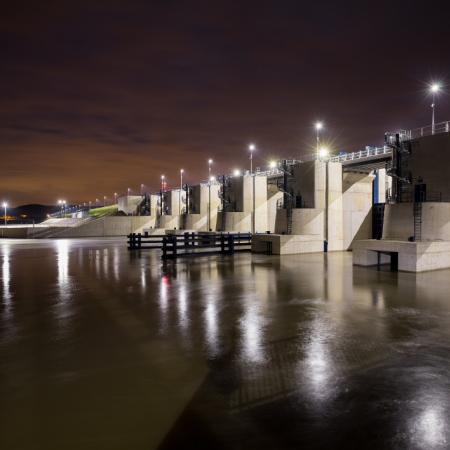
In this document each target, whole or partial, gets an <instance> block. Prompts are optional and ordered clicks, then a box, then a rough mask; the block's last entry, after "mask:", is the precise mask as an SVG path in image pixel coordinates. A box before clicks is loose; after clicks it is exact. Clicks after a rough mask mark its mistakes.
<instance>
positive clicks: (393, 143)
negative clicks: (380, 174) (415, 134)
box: [385, 133, 413, 203]
mask: <svg viewBox="0 0 450 450" xmlns="http://www.w3.org/2000/svg"><path fill="white" fill-rule="evenodd" d="M400 137H402V139H401V138H400ZM385 141H386V145H387V146H388V147H390V148H392V160H391V161H389V162H387V163H386V174H387V175H389V176H390V177H392V178H394V179H395V181H396V184H395V186H394V189H390V190H388V191H386V202H387V203H394V202H396V203H402V198H403V197H404V196H405V194H406V196H407V197H410V196H411V195H412V185H413V184H412V174H411V172H410V171H409V170H408V168H407V167H408V163H409V160H410V158H411V142H410V141H409V140H404V135H401V136H400V134H395V135H394V134H392V133H386V136H385Z"/></svg>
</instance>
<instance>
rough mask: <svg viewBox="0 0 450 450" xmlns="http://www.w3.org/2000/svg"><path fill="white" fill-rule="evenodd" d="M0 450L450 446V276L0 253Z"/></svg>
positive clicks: (118, 255)
mask: <svg viewBox="0 0 450 450" xmlns="http://www.w3.org/2000/svg"><path fill="white" fill-rule="evenodd" d="M0 258H1V260H0V265H1V266H0V270H1V272H0V276H1V277H0V279H1V284H0V289H1V291H0V292H1V305H0V308H1V309H0V448H1V449H8V450H9V449H27V450H28V449H96V450H99V449H119V448H120V449H152V448H162V449H179V448H196V449H198V448H219V449H222V448H223V449H247V448H255V449H275V448H286V449H291V448H302V449H324V448H327V449H335V448H336V449H340V448H342V449H353V448H354V449H361V448H365V449H367V448H368V449H372V448H373V449H375V448H377V449H379V448H383V449H387V448H396V449H397V448H399V449H401V448H405V449H406V448H408V449H416V448H417V449H447V448H450V427H449V425H450V373H449V371H450V296H449V291H450V290H449V288H450V271H448V270H442V271H437V272H429V273H424V274H419V275H414V274H406V273H395V272H388V271H387V269H386V270H383V271H380V272H378V271H376V270H374V269H368V268H361V267H353V266H352V259H351V253H346V252H342V253H341V252H338V253H329V254H308V255H295V256H284V257H282V258H280V257H277V256H268V255H250V254H239V255H235V256H211V257H201V258H195V259H185V260H183V259H180V260H178V262H177V263H176V264H174V263H172V262H167V263H162V262H161V260H160V254H159V252H157V251H147V252H142V253H141V254H139V253H136V254H134V255H130V254H129V253H128V252H127V250H126V245H125V243H124V240H123V239H104V240H58V241H13V240H1V241H0Z"/></svg>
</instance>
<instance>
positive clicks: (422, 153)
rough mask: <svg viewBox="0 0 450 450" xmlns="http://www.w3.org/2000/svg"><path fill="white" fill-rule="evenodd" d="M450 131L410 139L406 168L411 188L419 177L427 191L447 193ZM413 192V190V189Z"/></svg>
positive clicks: (449, 163)
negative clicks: (409, 155)
mask: <svg viewBox="0 0 450 450" xmlns="http://www.w3.org/2000/svg"><path fill="white" fill-rule="evenodd" d="M449 165H450V133H439V134H434V135H431V136H425V137H421V138H417V139H412V140H411V159H410V160H409V163H408V168H409V170H410V171H411V173H412V177H413V189H414V186H415V185H416V184H418V179H419V177H421V178H422V179H423V183H419V184H426V185H427V192H436V191H439V192H445V193H449V199H448V200H447V201H450V177H449V176H448V173H449V171H448V167H449ZM413 192H414V191H413Z"/></svg>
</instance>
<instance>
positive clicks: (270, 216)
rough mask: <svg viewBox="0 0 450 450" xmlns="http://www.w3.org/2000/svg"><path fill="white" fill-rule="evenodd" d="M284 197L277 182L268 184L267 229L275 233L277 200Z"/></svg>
mask: <svg viewBox="0 0 450 450" xmlns="http://www.w3.org/2000/svg"><path fill="white" fill-rule="evenodd" d="M282 198H283V193H282V192H280V191H279V190H278V188H277V186H276V185H275V184H268V185H267V226H266V230H265V231H270V232H271V233H275V223H276V219H277V202H278V200H280V199H282Z"/></svg>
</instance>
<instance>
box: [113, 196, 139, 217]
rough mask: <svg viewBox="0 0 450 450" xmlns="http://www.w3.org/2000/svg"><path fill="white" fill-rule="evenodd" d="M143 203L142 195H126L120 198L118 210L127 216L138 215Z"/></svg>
mask: <svg viewBox="0 0 450 450" xmlns="http://www.w3.org/2000/svg"><path fill="white" fill-rule="evenodd" d="M141 202H142V197H141V196H140V195H125V196H124V197H119V204H118V209H119V211H123V212H124V213H125V214H136V208H137V206H138V205H139V204H140V203H141Z"/></svg>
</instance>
